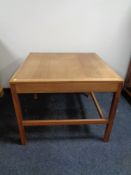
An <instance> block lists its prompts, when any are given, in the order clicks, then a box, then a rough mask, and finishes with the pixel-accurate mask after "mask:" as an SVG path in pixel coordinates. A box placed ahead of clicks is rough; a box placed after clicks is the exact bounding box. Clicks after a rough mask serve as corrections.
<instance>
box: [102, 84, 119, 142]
mask: <svg viewBox="0 0 131 175" xmlns="http://www.w3.org/2000/svg"><path fill="white" fill-rule="evenodd" d="M121 89H122V85H120V86H119V88H118V90H117V92H115V93H114V96H113V99H112V103H111V108H110V112H109V117H108V124H107V125H106V129H105V133H104V141H105V142H108V141H109V137H110V134H111V130H112V127H113V121H114V118H115V114H116V109H117V105H118V102H119V99H120V95H121Z"/></svg>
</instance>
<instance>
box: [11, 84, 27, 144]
mask: <svg viewBox="0 0 131 175" xmlns="http://www.w3.org/2000/svg"><path fill="white" fill-rule="evenodd" d="M11 93H12V99H13V103H14V108H15V112H16V118H17V123H18V128H19V134H20V139H21V143H22V144H23V145H25V144H26V143H27V139H26V135H25V129H24V126H23V125H22V111H21V105H20V101H19V97H18V94H17V93H16V90H15V85H11Z"/></svg>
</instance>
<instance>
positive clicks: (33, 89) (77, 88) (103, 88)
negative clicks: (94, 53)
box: [11, 82, 120, 93]
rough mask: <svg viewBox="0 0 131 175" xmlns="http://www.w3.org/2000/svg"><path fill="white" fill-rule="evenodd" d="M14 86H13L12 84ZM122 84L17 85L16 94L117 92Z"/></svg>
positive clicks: (67, 83)
mask: <svg viewBox="0 0 131 175" xmlns="http://www.w3.org/2000/svg"><path fill="white" fill-rule="evenodd" d="M11 85H12V84H11ZM119 85H120V82H66V83H56V82H55V83H15V84H13V86H15V90H16V93H72V92H92V91H94V92H116V91H117V89H118V87H119Z"/></svg>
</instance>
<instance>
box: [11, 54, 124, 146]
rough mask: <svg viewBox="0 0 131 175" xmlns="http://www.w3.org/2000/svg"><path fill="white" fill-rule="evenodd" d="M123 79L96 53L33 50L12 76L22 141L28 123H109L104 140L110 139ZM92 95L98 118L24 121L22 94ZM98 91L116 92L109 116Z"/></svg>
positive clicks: (23, 142)
mask: <svg viewBox="0 0 131 175" xmlns="http://www.w3.org/2000/svg"><path fill="white" fill-rule="evenodd" d="M122 86H123V79H122V78H121V77H120V76H119V75H118V74H117V73H116V72H115V71H113V69H112V68H110V67H109V66H108V65H107V64H106V63H105V62H104V61H103V60H102V59H101V58H100V57H99V56H98V55H97V54H95V53H30V54H29V56H28V57H27V59H25V61H24V63H23V64H22V65H21V66H20V68H19V69H18V70H17V71H16V73H15V74H14V75H13V76H12V78H11V79H10V87H11V92H12V99H13V103H14V108H15V112H16V118H17V123H18V128H19V134H20V139H21V143H22V144H26V143H27V138H26V134H25V127H26V126H44V125H81V124H104V125H106V129H105V133H104V138H103V139H104V141H105V142H108V140H109V137H110V133H111V130H112V126H113V121H114V118H115V113H116V108H117V105H118V101H119V98H120V94H121V89H122ZM82 92H87V93H88V94H90V95H91V97H92V99H93V102H94V104H95V106H96V108H97V111H98V114H99V118H96V119H57V120H44V119H43V120H24V119H23V116H22V110H21V105H20V100H19V94H24V93H34V94H37V93H82ZM94 92H113V93H114V96H113V99H112V103H111V108H110V112H109V116H108V117H107V118H106V117H105V116H104V114H103V111H102V109H101V107H100V105H99V103H98V101H97V99H96V97H95V94H94Z"/></svg>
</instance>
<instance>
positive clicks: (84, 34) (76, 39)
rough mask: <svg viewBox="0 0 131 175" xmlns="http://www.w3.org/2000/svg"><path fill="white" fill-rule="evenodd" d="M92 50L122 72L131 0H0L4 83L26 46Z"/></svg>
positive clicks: (129, 45) (128, 47)
mask: <svg viewBox="0 0 131 175" xmlns="http://www.w3.org/2000/svg"><path fill="white" fill-rule="evenodd" d="M32 51H35V52H39V51H41V52H96V53H98V54H99V55H100V56H101V57H103V58H104V59H105V61H106V62H107V63H109V64H110V65H111V66H112V67H113V68H114V69H115V70H116V71H117V72H118V73H119V74H121V75H122V76H125V73H126V69H127V65H128V62H129V58H130V56H131V0H10V1H9V0H0V74H1V77H0V78H1V82H0V83H2V84H3V86H4V87H7V86H8V83H7V82H8V79H9V77H10V76H11V75H12V73H13V72H14V71H15V70H16V68H17V67H18V65H19V64H20V63H21V62H22V61H23V59H24V58H25V57H26V56H27V55H28V53H29V52H32Z"/></svg>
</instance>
